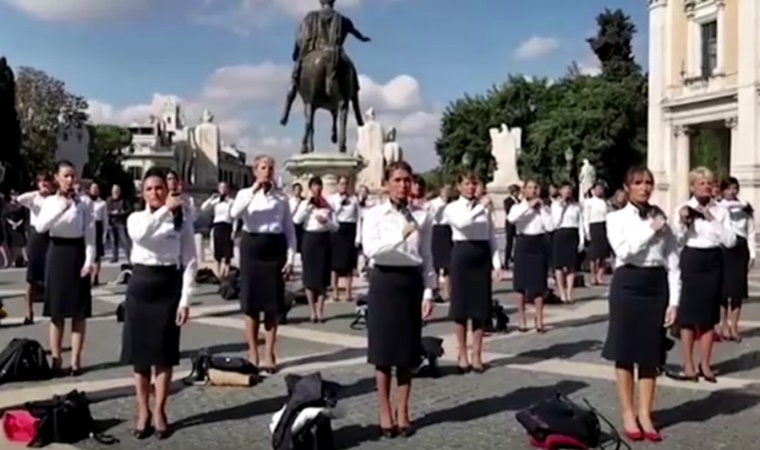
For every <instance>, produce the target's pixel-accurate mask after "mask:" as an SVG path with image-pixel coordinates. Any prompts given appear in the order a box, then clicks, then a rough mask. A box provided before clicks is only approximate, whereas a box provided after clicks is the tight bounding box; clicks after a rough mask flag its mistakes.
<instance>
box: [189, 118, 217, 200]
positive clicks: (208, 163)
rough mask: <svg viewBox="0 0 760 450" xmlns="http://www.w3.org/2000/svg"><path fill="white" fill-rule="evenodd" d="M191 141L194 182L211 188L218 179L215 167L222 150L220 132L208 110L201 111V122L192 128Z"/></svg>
mask: <svg viewBox="0 0 760 450" xmlns="http://www.w3.org/2000/svg"><path fill="white" fill-rule="evenodd" d="M191 142H192V144H193V145H192V146H191V150H192V153H193V155H192V158H191V159H192V166H191V169H193V170H194V177H193V178H194V180H193V181H194V184H195V185H196V186H197V187H199V188H206V187H210V188H212V189H213V187H214V186H216V184H217V180H218V179H219V173H218V169H217V167H218V166H219V153H220V152H221V151H222V134H221V132H220V131H219V126H218V125H216V124H215V123H214V116H213V114H211V112H210V111H208V110H206V111H203V118H202V122H201V124H200V125H198V126H196V127H195V129H194V130H193V136H192V141H191ZM186 168H187V166H186Z"/></svg>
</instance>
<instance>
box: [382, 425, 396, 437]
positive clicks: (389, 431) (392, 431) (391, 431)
mask: <svg viewBox="0 0 760 450" xmlns="http://www.w3.org/2000/svg"><path fill="white" fill-rule="evenodd" d="M396 436H398V429H397V428H396V427H390V428H383V427H380V437H381V438H383V439H393V438H395V437H396Z"/></svg>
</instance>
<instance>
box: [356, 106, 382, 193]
mask: <svg viewBox="0 0 760 450" xmlns="http://www.w3.org/2000/svg"><path fill="white" fill-rule="evenodd" d="M364 118H365V122H364V125H363V126H361V127H359V129H358V130H357V139H356V151H355V156H357V157H359V158H361V160H362V161H363V162H364V168H363V169H362V171H361V172H359V174H358V175H357V177H356V185H357V186H367V188H369V190H370V192H373V193H374V192H377V191H379V190H380V189H381V188H382V187H383V174H384V172H385V160H384V159H385V155H384V153H385V144H386V142H385V137H386V136H385V131H384V130H383V125H382V124H381V123H380V122H378V121H377V120H376V119H375V110H374V108H370V109H368V110H367V112H366V113H365V115H364Z"/></svg>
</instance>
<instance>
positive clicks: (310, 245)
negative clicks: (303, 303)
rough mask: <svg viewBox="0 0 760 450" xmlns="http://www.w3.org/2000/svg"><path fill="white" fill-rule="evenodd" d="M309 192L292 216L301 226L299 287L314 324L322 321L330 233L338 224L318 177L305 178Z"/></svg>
mask: <svg viewBox="0 0 760 450" xmlns="http://www.w3.org/2000/svg"><path fill="white" fill-rule="evenodd" d="M309 191H311V197H310V198H309V203H308V204H307V205H306V206H305V207H304V208H302V209H301V210H300V211H299V212H298V214H296V215H295V216H294V217H293V222H294V223H296V224H301V225H303V230H304V231H303V248H302V255H301V258H302V261H303V262H302V270H303V276H302V278H303V287H304V289H305V290H306V300H307V301H308V302H309V308H311V316H310V318H311V321H312V323H317V322H322V321H323V320H324V318H323V316H324V310H325V295H326V293H327V287H328V286H330V263H331V262H332V254H331V252H332V249H331V246H330V233H331V232H333V231H336V230H337V229H338V223H337V222H336V221H335V213H334V210H333V208H332V206H330V203H329V202H328V201H327V200H325V198H324V197H323V196H322V179H321V178H319V177H314V178H312V179H311V180H309Z"/></svg>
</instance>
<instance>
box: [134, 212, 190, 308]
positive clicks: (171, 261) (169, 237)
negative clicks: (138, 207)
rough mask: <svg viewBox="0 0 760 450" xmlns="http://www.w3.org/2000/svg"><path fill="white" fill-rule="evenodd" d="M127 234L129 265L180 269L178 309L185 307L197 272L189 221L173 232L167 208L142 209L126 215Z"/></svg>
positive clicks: (184, 221) (173, 228) (172, 222)
mask: <svg viewBox="0 0 760 450" xmlns="http://www.w3.org/2000/svg"><path fill="white" fill-rule="evenodd" d="M127 234H129V237H130V239H131V240H132V252H131V254H130V257H129V260H130V262H131V263H132V264H139V265H145V266H176V267H178V268H180V267H181V268H183V273H182V295H181V297H180V302H179V306H180V307H186V306H188V305H189V304H190V297H191V296H192V294H193V283H194V281H195V272H196V271H197V269H198V261H197V260H196V254H195V239H194V237H193V224H192V222H190V221H189V220H183V221H182V227H181V228H180V229H179V230H177V229H175V227H174V218H173V214H172V212H171V211H170V210H169V208H167V207H165V206H164V207H161V208H159V209H157V210H155V211H151V210H150V209H145V210H143V211H137V212H133V213H132V214H130V215H129V217H128V218H127Z"/></svg>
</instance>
